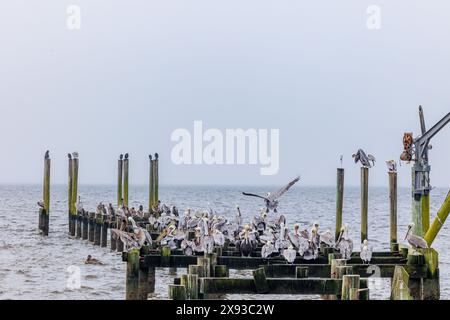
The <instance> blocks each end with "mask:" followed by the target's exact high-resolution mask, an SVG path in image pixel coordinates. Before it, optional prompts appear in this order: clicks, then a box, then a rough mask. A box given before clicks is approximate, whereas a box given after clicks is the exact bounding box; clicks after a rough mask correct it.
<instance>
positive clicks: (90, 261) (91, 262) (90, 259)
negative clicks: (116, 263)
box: [84, 255, 104, 265]
mask: <svg viewBox="0 0 450 320" xmlns="http://www.w3.org/2000/svg"><path fill="white" fill-rule="evenodd" d="M84 263H85V264H95V265H103V264H104V263H103V262H101V261H100V260H98V259H95V258H92V256H91V255H88V256H87V259H86V261H85V262H84Z"/></svg>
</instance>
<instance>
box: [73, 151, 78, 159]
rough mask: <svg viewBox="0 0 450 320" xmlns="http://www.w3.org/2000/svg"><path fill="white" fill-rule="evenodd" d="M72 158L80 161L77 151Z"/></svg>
mask: <svg viewBox="0 0 450 320" xmlns="http://www.w3.org/2000/svg"><path fill="white" fill-rule="evenodd" d="M72 158H74V159H78V152H76V151H74V152H72Z"/></svg>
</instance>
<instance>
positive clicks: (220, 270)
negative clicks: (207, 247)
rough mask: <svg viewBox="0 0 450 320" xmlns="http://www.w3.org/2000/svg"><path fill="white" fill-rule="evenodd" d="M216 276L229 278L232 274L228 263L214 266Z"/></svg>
mask: <svg viewBox="0 0 450 320" xmlns="http://www.w3.org/2000/svg"><path fill="white" fill-rule="evenodd" d="M214 276H215V277H217V278H228V277H229V276H230V272H229V270H228V267H227V266H226V265H216V266H215V267H214Z"/></svg>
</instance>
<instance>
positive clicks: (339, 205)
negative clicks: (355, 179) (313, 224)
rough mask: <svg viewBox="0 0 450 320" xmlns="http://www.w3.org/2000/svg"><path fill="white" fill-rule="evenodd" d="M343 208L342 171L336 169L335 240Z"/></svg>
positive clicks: (338, 231) (339, 227) (340, 223)
mask: <svg viewBox="0 0 450 320" xmlns="http://www.w3.org/2000/svg"><path fill="white" fill-rule="evenodd" d="M343 207H344V169H343V168H338V169H337V183H336V228H335V240H336V241H337V240H338V238H339V234H340V233H341V227H342V210H343Z"/></svg>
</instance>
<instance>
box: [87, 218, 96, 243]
mask: <svg viewBox="0 0 450 320" xmlns="http://www.w3.org/2000/svg"><path fill="white" fill-rule="evenodd" d="M88 223H89V242H94V241H95V213H94V212H90V213H89V222H88Z"/></svg>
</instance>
